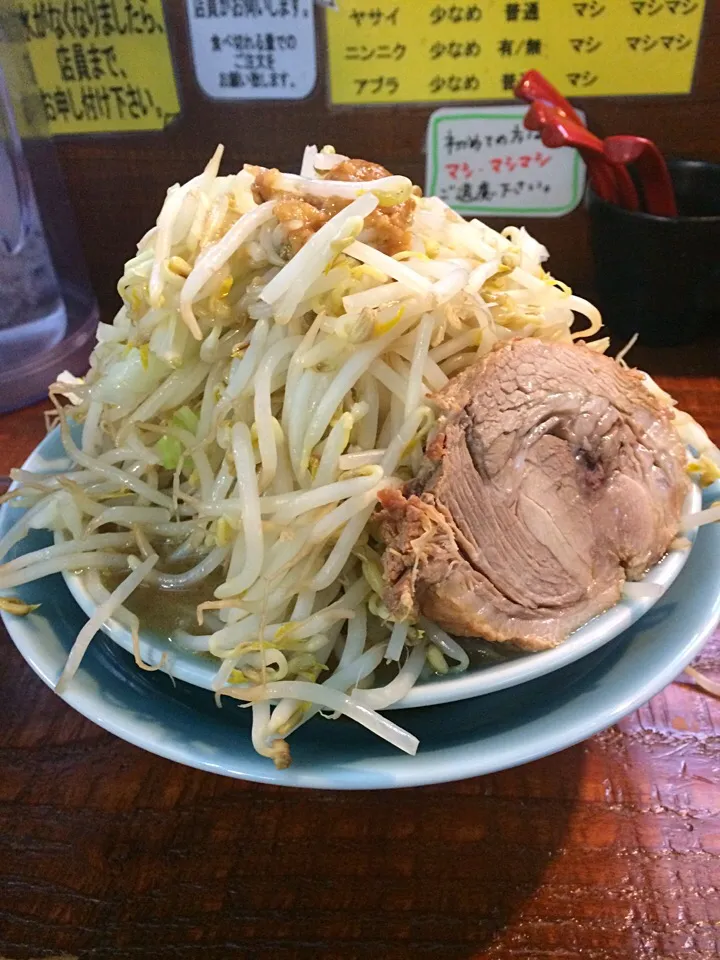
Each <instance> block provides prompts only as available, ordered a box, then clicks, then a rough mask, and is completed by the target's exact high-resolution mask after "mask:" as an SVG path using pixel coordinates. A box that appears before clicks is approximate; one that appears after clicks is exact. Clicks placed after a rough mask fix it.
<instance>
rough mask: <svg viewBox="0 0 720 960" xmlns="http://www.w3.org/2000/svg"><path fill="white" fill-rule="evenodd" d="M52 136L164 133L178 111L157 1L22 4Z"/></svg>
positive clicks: (29, 0)
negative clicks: (141, 131)
mask: <svg viewBox="0 0 720 960" xmlns="http://www.w3.org/2000/svg"><path fill="white" fill-rule="evenodd" d="M17 8H18V12H19V17H20V21H21V23H22V27H23V32H24V35H25V40H26V42H27V44H28V51H29V53H30V59H31V61H32V65H33V69H34V71H35V76H36V78H37V82H38V86H39V88H40V95H41V97H42V102H43V106H44V108H45V114H46V116H47V119H48V123H49V126H50V132H51V133H53V134H56V133H118V132H123V131H129V130H162V129H163V127H165V126H167V124H168V123H170V122H171V121H172V120H173V119H174V117H176V116H177V115H178V113H179V112H180V104H179V102H178V95H177V89H176V86H175V76H174V73H173V67H172V60H171V58H170V47H169V45H168V38H167V31H166V27H165V17H164V16H163V9H162V0H72V2H69V0H19V2H18V4H17Z"/></svg>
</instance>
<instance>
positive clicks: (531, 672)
mask: <svg viewBox="0 0 720 960" xmlns="http://www.w3.org/2000/svg"><path fill="white" fill-rule="evenodd" d="M701 501H702V492H701V490H700V488H699V487H698V486H697V484H695V483H693V484H692V485H691V487H690V490H689V491H688V495H687V498H686V501H685V509H686V510H692V511H694V510H697V509H699V507H700V504H701ZM696 533H697V531H696V530H691V531H689V532H688V534H687V539H688V540H689V541H690V544H691V546H690V547H689V548H688V547H685V548H676V549H672V550H669V551H668V552H667V553H666V554H665V556H664V557H663V558H662V559H661V560H660V561H659V562H658V563H656V564H655V565H654V566H653V567H651V568H650V570H649V571H648V572H647V573H646V574H645V576H644V577H643V579H642V580H641V581H639V582H640V583H647V584H654V585H656V586H658V587H660V588H661V589H662V593H660V594H658V596H656V597H643V598H639V597H638V598H633V599H630V598H629V597H622V598H621V599H620V600H619V601H618V602H617V603H616V604H615V605H614V606H612V607H610V609H608V610H606V611H605V612H604V613H601V614H598V616H596V617H593V618H592V619H591V620H589V621H588V622H587V623H585V624H583V625H582V626H581V627H578V629H577V630H575V631H573V633H572V634H571V635H570V636H569V637H568V639H567V640H565V641H564V642H563V643H560V644H558V645H557V646H555V647H552V648H551V649H549V650H539V651H535V652H531V653H527V654H526V655H523V656H521V657H518V658H517V659H513V660H510V661H505V662H503V663H498V664H492V665H490V666H487V667H483V668H482V669H480V670H476V671H473V670H472V669H471V670H468V671H466V672H464V673H449V674H446V675H445V676H443V677H439V676H438V677H431V678H428V680H426V681H424V682H423V681H420V682H418V683H417V684H416V685H415V686H414V687H413V688H412V690H410V692H409V693H408V694H407V695H406V696H405V697H403V699H402V700H399V701H397V702H396V703H394V704H392V705H391V706H390V707H387V708H386V710H388V711H390V710H407V709H415V708H417V707H430V706H438V705H440V704H443V703H450V702H455V701H458V700H468V699H470V698H472V697H479V696H484V695H486V694H489V693H496V692H497V691H499V690H505V689H507V688H508V687H514V686H518V685H519V684H521V683H526V682H528V681H529V680H535V679H536V678H538V677H542V676H544V675H545V674H548V673H551V672H553V671H555V670H559V669H561V668H562V667H564V666H567V665H568V664H570V663H574V662H575V661H576V660H579V659H581V658H582V657H585V656H587V655H588V654H590V653H592V652H593V651H594V650H597V649H599V648H600V647H602V646H604V645H605V644H606V643H609V642H610V641H611V640H614V639H615V637H617V636H619V634H621V633H622V632H623V631H624V630H627V628H628V627H630V626H632V624H633V623H635V622H636V621H637V620H639V619H640V617H642V616H643V615H644V614H645V613H647V612H648V611H649V610H650V609H651V608H652V607H653V606H654V605H655V604H656V603H657V602H658V601H659V600H660V599H661V598H662V596H663V595H664V593H665V591H666V590H667V589H668V588H669V587H670V586H671V585H672V583H673V582H674V581H675V579H676V578H677V577H678V575H679V574H680V572H681V570H682V569H683V567H684V566H685V564H686V563H687V560H688V557H689V555H690V553H691V550H692V545H693V544H694V542H695V537H696ZM62 576H63V578H64V580H65V583H66V584H67V587H68V589H69V591H70V593H71V594H72V596H73V597H74V599H75V600H76V601H77V603H78V605H79V606H80V607H81V609H82V610H83V612H84V613H85V615H86V616H88V617H89V616H91V615H92V613H93V612H94V611H95V609H96V603H95V601H94V600H93V598H92V596H91V595H90V592H89V591H88V588H87V586H86V584H85V582H84V578H83V575H82V574H78V573H72V572H67V571H63V573H62ZM103 631H104V632H105V633H106V634H107V636H109V637H110V638H111V639H112V640H113V641H114V642H115V643H117V644H118V645H119V646H120V647H122V649H124V650H127V651H129V652H130V653H132V650H133V643H132V636H131V633H130V631H129V630H128V629H127V628H126V627H124V626H123V625H122V624H121V623H119V622H118V621H117V620H116V619H111V620H108V621H106V623H105V624H104V626H103ZM168 650H169V651H170V662H169V664H168V667H169V672H172V675H173V676H174V677H175V678H176V679H178V680H183V681H185V682H186V683H191V684H193V686H197V687H200V688H201V689H204V690H209V691H210V690H212V686H211V682H212V678H213V677H214V675H215V673H216V672H217V668H218V664H217V662H216V661H215V660H214V659H213V660H211V659H209V658H208V657H201V656H198V655H197V654H196V653H193V652H192V651H190V650H187V649H183V648H182V646H181V645H179V646H178V647H177V648H176V652H175V653H173V651H172V644H171V643H170V644H168V641H166V640H164V639H163V638H162V637H158V636H156V635H154V634H153V633H152V632H150V631H147V630H145V631H144V630H143V629H142V627H141V629H140V651H141V654H142V657H143V659H144V660H145V662H146V663H149V664H151V665H153V666H155V665H157V664H159V663H160V660H161V657H162V654H163V653H164V652H168Z"/></svg>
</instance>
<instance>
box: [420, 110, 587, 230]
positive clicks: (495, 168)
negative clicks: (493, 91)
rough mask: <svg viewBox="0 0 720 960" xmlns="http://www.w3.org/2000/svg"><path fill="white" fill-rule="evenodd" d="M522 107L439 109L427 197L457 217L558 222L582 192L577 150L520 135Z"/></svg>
mask: <svg viewBox="0 0 720 960" xmlns="http://www.w3.org/2000/svg"><path fill="white" fill-rule="evenodd" d="M526 112H527V107H525V106H509V107H477V108H473V107H464V108H463V107H444V108H443V109H441V110H436V111H435V112H434V113H433V114H432V116H431V117H430V121H429V124H428V132H427V167H426V181H425V183H426V193H427V194H428V195H429V196H433V195H435V196H438V197H440V198H441V199H442V200H444V201H445V202H446V203H447V204H449V206H451V207H452V208H453V210H457V212H458V213H462V214H468V215H477V214H486V215H488V216H511V217H515V216H517V217H561V216H563V214H566V213H569V212H570V211H571V210H574V209H575V207H577V205H578V204H579V203H580V200H581V199H582V196H583V192H584V190H585V164H584V163H583V162H582V159H581V158H580V155H579V154H578V153H577V151H576V150H571V149H569V148H567V147H562V148H560V149H555V150H553V149H549V148H548V147H546V146H545V145H544V144H543V142H542V140H541V139H540V134H539V133H535V132H534V131H531V130H526V129H525V127H524V126H523V117H524V116H525V113H526Z"/></svg>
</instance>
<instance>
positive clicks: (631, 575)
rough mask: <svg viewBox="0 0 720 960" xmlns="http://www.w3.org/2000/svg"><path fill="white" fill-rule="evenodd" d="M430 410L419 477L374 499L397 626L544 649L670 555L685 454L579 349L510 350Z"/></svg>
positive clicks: (641, 398)
mask: <svg viewBox="0 0 720 960" xmlns="http://www.w3.org/2000/svg"><path fill="white" fill-rule="evenodd" d="M435 400H436V402H437V404H438V406H439V407H440V410H441V414H442V415H441V418H440V421H439V425H438V428H437V430H436V432H435V435H434V436H433V438H432V440H431V442H430V443H429V444H428V449H427V453H426V463H425V466H424V468H423V470H422V471H421V473H420V475H419V476H418V477H417V478H416V479H415V480H413V481H411V482H410V483H409V484H407V485H406V487H405V489H404V490H403V491H402V492H401V491H399V490H388V491H385V492H384V493H383V495H382V497H381V500H382V509H381V511H380V513H379V515H378V520H379V530H380V534H381V537H382V539H383V541H384V543H385V545H386V547H385V551H384V555H383V562H384V569H385V576H386V584H387V587H386V596H385V602H386V604H387V605H388V607H389V608H390V610H391V611H392V612H393V613H394V614H395V615H399V616H407V615H414V616H417V615H418V614H420V613H422V614H423V615H425V616H426V617H428V618H429V619H431V620H434V621H435V622H436V623H438V624H439V625H440V626H441V627H443V628H444V629H446V630H447V631H449V632H450V633H453V634H455V635H456V636H459V637H484V638H486V639H488V640H494V641H507V642H510V643H513V644H516V645H517V646H520V647H523V648H525V649H529V650H542V649H545V648H547V647H553V646H555V645H556V644H558V643H561V642H562V641H563V640H565V639H566V638H567V636H568V635H569V634H570V633H571V632H572V631H573V630H574V629H576V628H577V627H579V626H580V625H582V624H583V623H585V622H587V621H588V620H590V619H591V618H592V617H594V616H595V615H597V614H599V613H601V612H602V611H604V610H606V609H608V608H609V607H610V606H612V605H613V604H614V603H616V602H617V600H618V599H619V598H620V594H621V589H622V584H623V582H624V581H625V580H626V579H630V580H637V579H639V578H641V577H642V576H643V574H644V573H645V572H646V570H647V569H648V567H650V566H651V565H652V564H654V563H656V562H657V561H658V560H659V559H660V558H661V557H662V556H663V554H664V553H665V552H666V551H667V549H668V547H669V545H670V543H671V541H672V540H673V538H674V537H675V536H676V533H677V529H678V521H679V518H680V514H681V510H682V506H683V502H684V499H685V496H686V493H687V490H688V484H689V480H688V477H687V474H686V470H685V466H686V454H685V449H684V447H683V444H682V442H681V441H680V439H679V437H678V436H677V434H676V432H675V430H674V428H673V426H672V423H671V414H670V413H669V412H668V411H667V410H666V409H664V408H662V407H661V406H660V405H659V403H658V402H657V401H656V400H655V398H654V397H653V396H652V395H651V394H650V393H649V392H648V391H647V390H646V388H645V387H644V386H643V383H642V378H641V376H640V374H638V373H636V372H635V371H632V370H629V369H627V368H624V367H622V366H620V365H619V364H618V363H616V362H615V361H614V360H612V359H611V358H609V357H605V356H602V355H601V354H598V353H595V352H593V351H592V350H590V349H589V348H587V347H586V346H584V345H574V344H564V343H543V342H542V341H540V340H536V339H526V340H515V341H511V342H509V343H506V344H504V345H502V346H500V347H498V348H496V349H495V350H494V351H492V352H491V353H490V354H489V355H488V356H486V357H485V358H483V359H482V360H481V361H479V362H478V363H476V364H474V365H473V366H472V367H470V368H469V369H467V370H466V371H464V372H463V373H462V374H461V375H459V376H458V377H456V378H455V379H454V380H452V381H451V382H450V383H449V384H448V386H447V387H446V388H445V389H444V390H443V391H441V392H440V394H438V395H437V396H436V397H435Z"/></svg>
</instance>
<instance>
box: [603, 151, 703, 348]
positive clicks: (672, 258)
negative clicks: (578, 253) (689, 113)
mask: <svg viewBox="0 0 720 960" xmlns="http://www.w3.org/2000/svg"><path fill="white" fill-rule="evenodd" d="M668 168H669V170H670V176H671V178H672V181H673V184H674V186H675V196H676V200H677V205H678V212H679V216H677V217H656V216H653V215H651V214H648V213H635V212H632V211H629V210H625V209H623V208H622V207H618V206H616V205H615V204H612V203H608V202H607V201H605V200H601V199H600V198H599V197H598V196H597V195H596V194H595V193H594V192H593V191H592V189H589V191H588V209H589V212H590V239H591V244H592V251H593V257H594V260H595V285H596V290H597V294H598V305H599V307H600V309H601V311H602V314H603V320H604V322H605V324H606V326H607V327H608V329H609V330H611V331H612V332H613V333H617V334H619V335H620V336H623V337H628V338H629V337H631V336H632V335H633V334H634V333H638V334H639V339H640V342H641V343H643V344H647V345H648V346H674V345H677V344H681V343H689V342H691V341H692V340H694V339H695V338H696V337H698V336H699V335H700V334H701V333H704V332H705V331H707V330H708V329H710V328H711V327H712V326H715V325H717V323H718V321H719V320H720V164H716V163H706V162H705V161H701V160H671V161H669V162H668ZM713 321H714V323H713Z"/></svg>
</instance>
